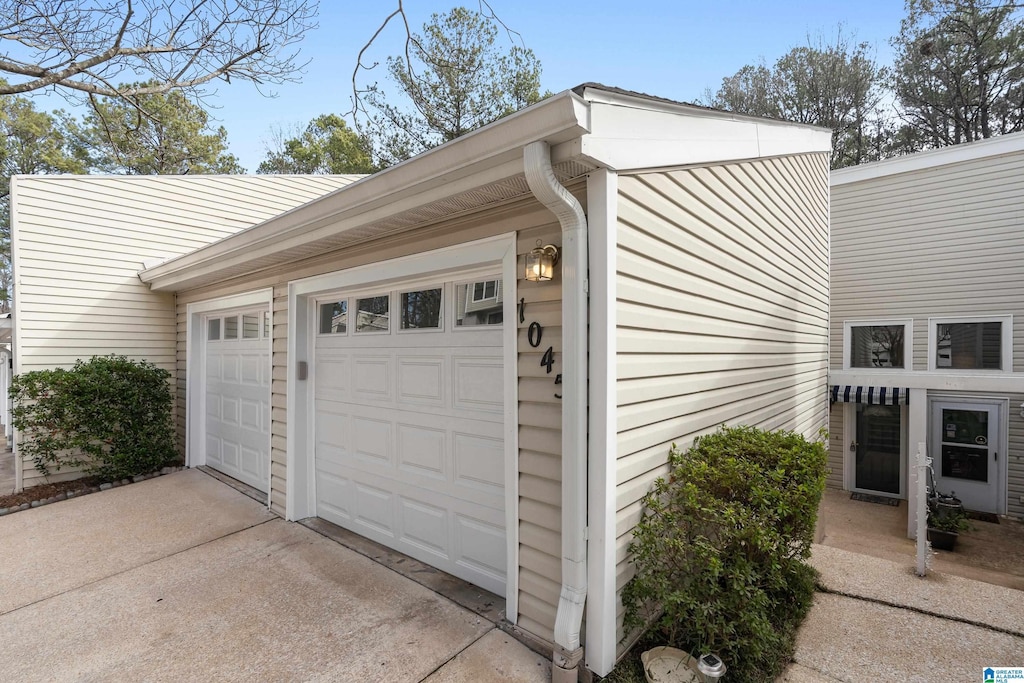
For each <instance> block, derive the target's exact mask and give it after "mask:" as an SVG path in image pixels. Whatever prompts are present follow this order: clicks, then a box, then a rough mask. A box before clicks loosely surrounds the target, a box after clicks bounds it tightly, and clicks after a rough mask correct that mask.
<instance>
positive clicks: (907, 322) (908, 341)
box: [843, 318, 914, 374]
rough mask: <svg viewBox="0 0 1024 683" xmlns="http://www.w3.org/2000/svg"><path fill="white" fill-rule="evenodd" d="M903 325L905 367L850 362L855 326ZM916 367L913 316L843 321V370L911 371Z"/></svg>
mask: <svg viewBox="0 0 1024 683" xmlns="http://www.w3.org/2000/svg"><path fill="white" fill-rule="evenodd" d="M894 325H902V326H903V367H902V368H861V367H854V366H853V365H851V364H850V357H851V355H852V350H853V346H852V345H853V328H854V327H883V326H894ZM913 369H914V319H913V318H867V319H864V320H857V319H853V320H844V321H843V370H856V371H857V372H877V373H886V374H888V373H893V372H910V371H911V370H913Z"/></svg>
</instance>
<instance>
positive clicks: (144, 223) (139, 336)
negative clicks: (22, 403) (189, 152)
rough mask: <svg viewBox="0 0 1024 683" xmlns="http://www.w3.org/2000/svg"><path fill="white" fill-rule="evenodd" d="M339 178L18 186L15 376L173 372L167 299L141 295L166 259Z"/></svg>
mask: <svg viewBox="0 0 1024 683" xmlns="http://www.w3.org/2000/svg"><path fill="white" fill-rule="evenodd" d="M352 180H353V177H351V176H331V177H313V178H308V177H301V176H20V177H18V178H16V180H15V199H14V211H15V217H14V221H13V224H14V240H15V246H14V254H13V257H14V271H15V278H16V303H15V306H16V309H15V325H16V328H17V331H16V333H15V334H16V340H15V343H16V344H17V346H18V349H17V361H16V362H17V363H18V369H19V371H22V372H25V371H28V370H35V369H41V368H53V367H68V366H70V365H72V364H74V362H75V361H76V360H78V359H80V358H88V357H90V356H92V355H96V354H107V353H122V354H125V355H128V356H131V357H134V358H144V359H146V360H149V361H151V362H153V363H155V364H157V365H159V366H161V367H164V368H166V369H167V370H169V371H171V372H175V370H176V363H175V353H174V337H175V324H176V321H175V316H174V307H173V306H174V304H173V301H174V298H173V296H172V295H169V294H162V293H155V292H152V291H150V290H149V288H148V287H147V286H146V285H144V284H142V282H140V281H139V278H138V271H139V270H140V269H141V268H142V264H143V262H144V261H146V260H150V259H162V258H168V257H173V256H178V255H181V254H185V253H187V252H190V251H192V250H194V249H196V248H198V247H201V246H204V245H206V244H209V243H210V242H213V241H215V240H218V239H221V238H222V237H226V236H228V235H231V234H233V233H235V232H237V231H239V230H241V229H244V228H247V227H250V226H252V225H254V224H256V223H259V222H262V221H263V220H266V219H267V218H270V217H272V216H274V215H277V214H279V213H281V212H283V211H287V210H288V209H292V208H294V207H296V206H298V205H299V204H302V203H305V202H306V201H309V200H310V199H314V198H316V197H319V196H321V195H323V194H326V193H328V192H330V191H332V190H334V189H337V188H338V187H341V186H343V185H345V184H347V183H349V182H351V181H352Z"/></svg>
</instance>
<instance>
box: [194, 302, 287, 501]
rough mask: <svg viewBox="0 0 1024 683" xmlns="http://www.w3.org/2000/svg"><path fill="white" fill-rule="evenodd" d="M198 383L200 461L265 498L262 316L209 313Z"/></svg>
mask: <svg viewBox="0 0 1024 683" xmlns="http://www.w3.org/2000/svg"><path fill="white" fill-rule="evenodd" d="M204 325H205V332H206V358H205V368H206V369H205V374H204V377H203V380H204V383H205V387H204V397H203V400H204V403H205V407H206V411H205V415H204V423H205V425H204V429H205V434H204V438H203V441H202V448H203V451H204V453H203V460H201V462H205V463H206V464H207V465H209V466H210V467H212V468H214V469H215V470H218V471H220V472H223V473H224V474H227V475H228V476H230V477H233V478H234V479H238V480H239V481H241V482H244V483H246V484H248V485H249V486H252V487H254V488H256V489H259V490H260V491H263V492H264V493H266V492H267V491H268V490H269V486H270V342H269V334H270V330H269V324H268V317H267V314H266V311H263V310H253V311H244V312H237V313H234V312H233V313H211V314H209V315H207V316H206V317H205V318H204Z"/></svg>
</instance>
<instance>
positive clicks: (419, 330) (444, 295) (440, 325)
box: [395, 282, 455, 334]
mask: <svg viewBox="0 0 1024 683" xmlns="http://www.w3.org/2000/svg"><path fill="white" fill-rule="evenodd" d="M428 289H440V290H441V311H440V315H439V316H438V318H437V327H409V328H403V327H402V323H403V322H404V321H403V319H402V318H403V316H404V315H405V308H404V307H403V306H402V296H403V295H405V294H409V293H411V292H423V291H426V290H428ZM449 296H450V293H449V291H448V288H447V287H446V286H445V283H444V282H439V283H435V284H433V285H426V286H423V287H413V288H411V289H410V288H404V289H399V290H396V291H395V301H397V302H398V308H397V310H398V325H396V326H395V334H430V333H432V332H433V333H437V332H444V331H445V324H444V322H445V321H444V317H445V315H447V314H448V311H447V309H448V303H447V302H448V298H449ZM452 308H453V309H454V308H455V306H452ZM453 324H454V323H453Z"/></svg>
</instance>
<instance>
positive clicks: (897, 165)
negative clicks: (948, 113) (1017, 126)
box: [829, 133, 1024, 187]
mask: <svg viewBox="0 0 1024 683" xmlns="http://www.w3.org/2000/svg"><path fill="white" fill-rule="evenodd" d="M1021 151H1024V133H1015V134H1011V135H1000V136H999V137H995V138H990V139H988V140H979V141H978V142H969V143H966V144H962V145H953V146H951V147H943V148H942V149H933V150H929V151H927V152H918V153H916V154H908V155H907V156H903V157H896V158H895V159H886V160H885V161H876V162H874V163H870V164H861V165H860V166H851V167H849V168H843V169H839V170H837V171H832V172H831V173H830V174H829V185H830V186H831V187H837V186H839V185H848V184H850V183H859V182H861V181H864V180H874V179H875V178H884V177H886V176H891V175H897V174H899V173H910V172H912V171H924V170H928V169H932V168H938V167H939V166H949V165H951V164H959V163H963V162H965V161H974V160H976V159H985V158H987V157H995V156H1000V155H1003V154H1013V153H1014V152H1021Z"/></svg>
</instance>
